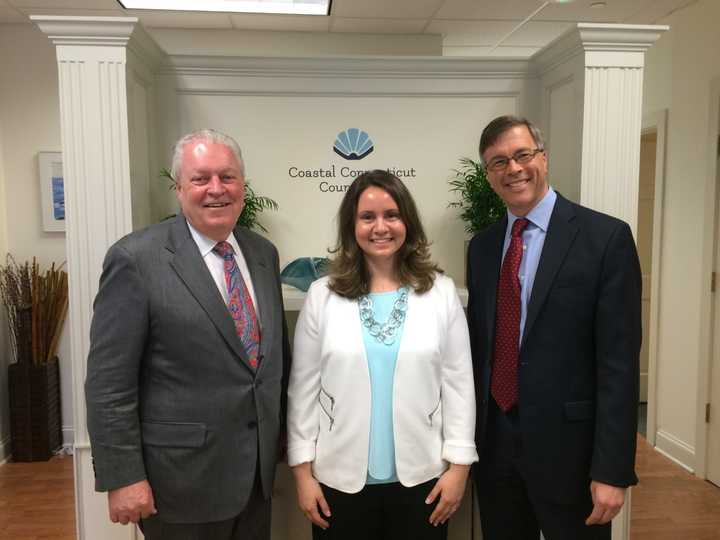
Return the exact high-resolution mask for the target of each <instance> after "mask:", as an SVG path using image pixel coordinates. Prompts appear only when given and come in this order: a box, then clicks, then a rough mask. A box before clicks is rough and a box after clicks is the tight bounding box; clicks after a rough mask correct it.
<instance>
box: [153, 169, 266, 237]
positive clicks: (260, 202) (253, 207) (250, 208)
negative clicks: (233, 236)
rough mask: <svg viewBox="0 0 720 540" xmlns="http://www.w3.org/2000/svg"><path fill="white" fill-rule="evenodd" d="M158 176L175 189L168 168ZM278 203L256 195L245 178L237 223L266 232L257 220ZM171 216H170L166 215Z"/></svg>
mask: <svg viewBox="0 0 720 540" xmlns="http://www.w3.org/2000/svg"><path fill="white" fill-rule="evenodd" d="M160 178H162V179H164V180H166V181H168V182H169V184H170V185H169V189H175V178H173V175H172V173H171V172H170V169H167V168H164V169H162V170H161V171H160ZM277 209H278V203H277V202H275V201H274V200H273V199H271V198H270V197H265V196H263V195H258V194H257V193H255V190H253V188H252V187H251V186H250V181H249V180H245V206H244V207H243V211H242V213H241V214H240V217H239V218H238V221H237V223H238V225H242V226H243V227H247V228H248V229H260V230H261V231H264V232H267V229H266V228H265V227H263V225H262V223H260V222H259V221H258V218H259V217H260V214H261V213H263V212H264V211H265V210H277ZM168 217H171V216H168Z"/></svg>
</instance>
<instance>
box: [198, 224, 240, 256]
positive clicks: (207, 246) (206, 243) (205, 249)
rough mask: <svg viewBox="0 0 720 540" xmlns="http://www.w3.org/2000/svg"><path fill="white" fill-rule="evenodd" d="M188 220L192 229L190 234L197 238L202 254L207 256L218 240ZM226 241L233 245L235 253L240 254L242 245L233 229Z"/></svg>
mask: <svg viewBox="0 0 720 540" xmlns="http://www.w3.org/2000/svg"><path fill="white" fill-rule="evenodd" d="M186 221H187V224H188V228H189V229H190V235H191V236H192V237H193V240H195V243H196V244H197V247H198V249H199V250H200V255H202V256H203V258H205V256H206V255H207V254H208V253H210V252H211V251H212V250H213V248H214V247H215V245H216V244H217V242H216V241H215V240H213V239H212V238H208V237H207V236H205V235H204V234H202V233H201V232H200V231H198V230H197V229H196V228H195V227H193V226H192V225H191V223H190V221H188V220H186ZM225 241H226V242H228V243H229V244H230V245H231V246H232V247H233V250H234V251H235V255H238V254H239V253H240V246H239V245H238V243H237V239H236V238H235V235H234V234H233V232H232V231H230V234H229V235H228V237H227V238H226V239H225Z"/></svg>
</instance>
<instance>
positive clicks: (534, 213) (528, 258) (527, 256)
mask: <svg viewBox="0 0 720 540" xmlns="http://www.w3.org/2000/svg"><path fill="white" fill-rule="evenodd" d="M556 200H557V194H556V193H555V191H553V189H552V188H551V187H548V192H547V193H546V194H545V196H544V197H543V198H542V199H541V200H540V202H539V203H537V204H536V205H535V208H533V209H532V210H530V212H529V213H528V215H527V216H525V218H526V219H527V220H528V221H529V223H528V225H527V227H525V230H524V231H523V233H522V241H523V257H522V261H521V262H520V269H519V270H518V277H519V278H520V343H522V338H523V334H524V332H525V321H526V319H527V307H528V303H529V302H530V295H531V294H532V288H533V284H534V283H535V274H536V273H537V268H538V263H539V262H540V254H541V253H542V249H543V246H544V245H545V236H546V235H547V230H548V225H549V224H550V216H551V215H552V211H553V208H554V207H555V201H556ZM507 214H508V224H507V229H506V231H505V244H504V245H503V259H505V253H506V252H507V250H508V247H509V246H510V234H511V231H512V226H513V223H515V220H517V219H520V218H519V217H518V216H516V215H515V214H513V213H512V212H510V210H508V213H507Z"/></svg>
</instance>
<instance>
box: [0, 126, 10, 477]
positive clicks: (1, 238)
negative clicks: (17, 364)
mask: <svg viewBox="0 0 720 540" xmlns="http://www.w3.org/2000/svg"><path fill="white" fill-rule="evenodd" d="M6 251H7V220H6V219H5V172H4V167H3V145H2V121H1V120H0V255H3V254H5V252H6ZM6 324H7V320H6V316H5V310H4V308H3V307H2V306H0V463H2V462H3V461H4V460H5V459H6V458H7V456H8V454H9V453H10V418H9V414H8V391H7V366H8V362H9V360H10V342H9V336H8V332H7V326H6Z"/></svg>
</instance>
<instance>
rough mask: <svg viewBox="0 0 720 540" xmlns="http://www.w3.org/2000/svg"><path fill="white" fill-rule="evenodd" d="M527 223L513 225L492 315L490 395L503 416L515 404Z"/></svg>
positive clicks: (525, 220) (518, 220)
mask: <svg viewBox="0 0 720 540" xmlns="http://www.w3.org/2000/svg"><path fill="white" fill-rule="evenodd" d="M527 224H528V220H527V219H516V220H515V223H513V225H512V232H511V237H510V245H509V246H508V249H507V252H506V253H505V259H504V260H503V263H502V268H501V269H500V281H499V282H498V288H497V311H496V314H495V360H494V363H493V370H492V380H491V383H490V392H491V393H492V396H493V398H495V402H496V403H497V404H498V406H499V407H500V409H502V410H503V411H504V412H507V411H509V410H510V409H511V408H512V407H513V405H515V404H516V403H517V401H518V352H519V347H520V346H519V341H520V280H519V278H518V270H519V269H520V261H522V256H523V242H522V232H523V229H525V227H527Z"/></svg>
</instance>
